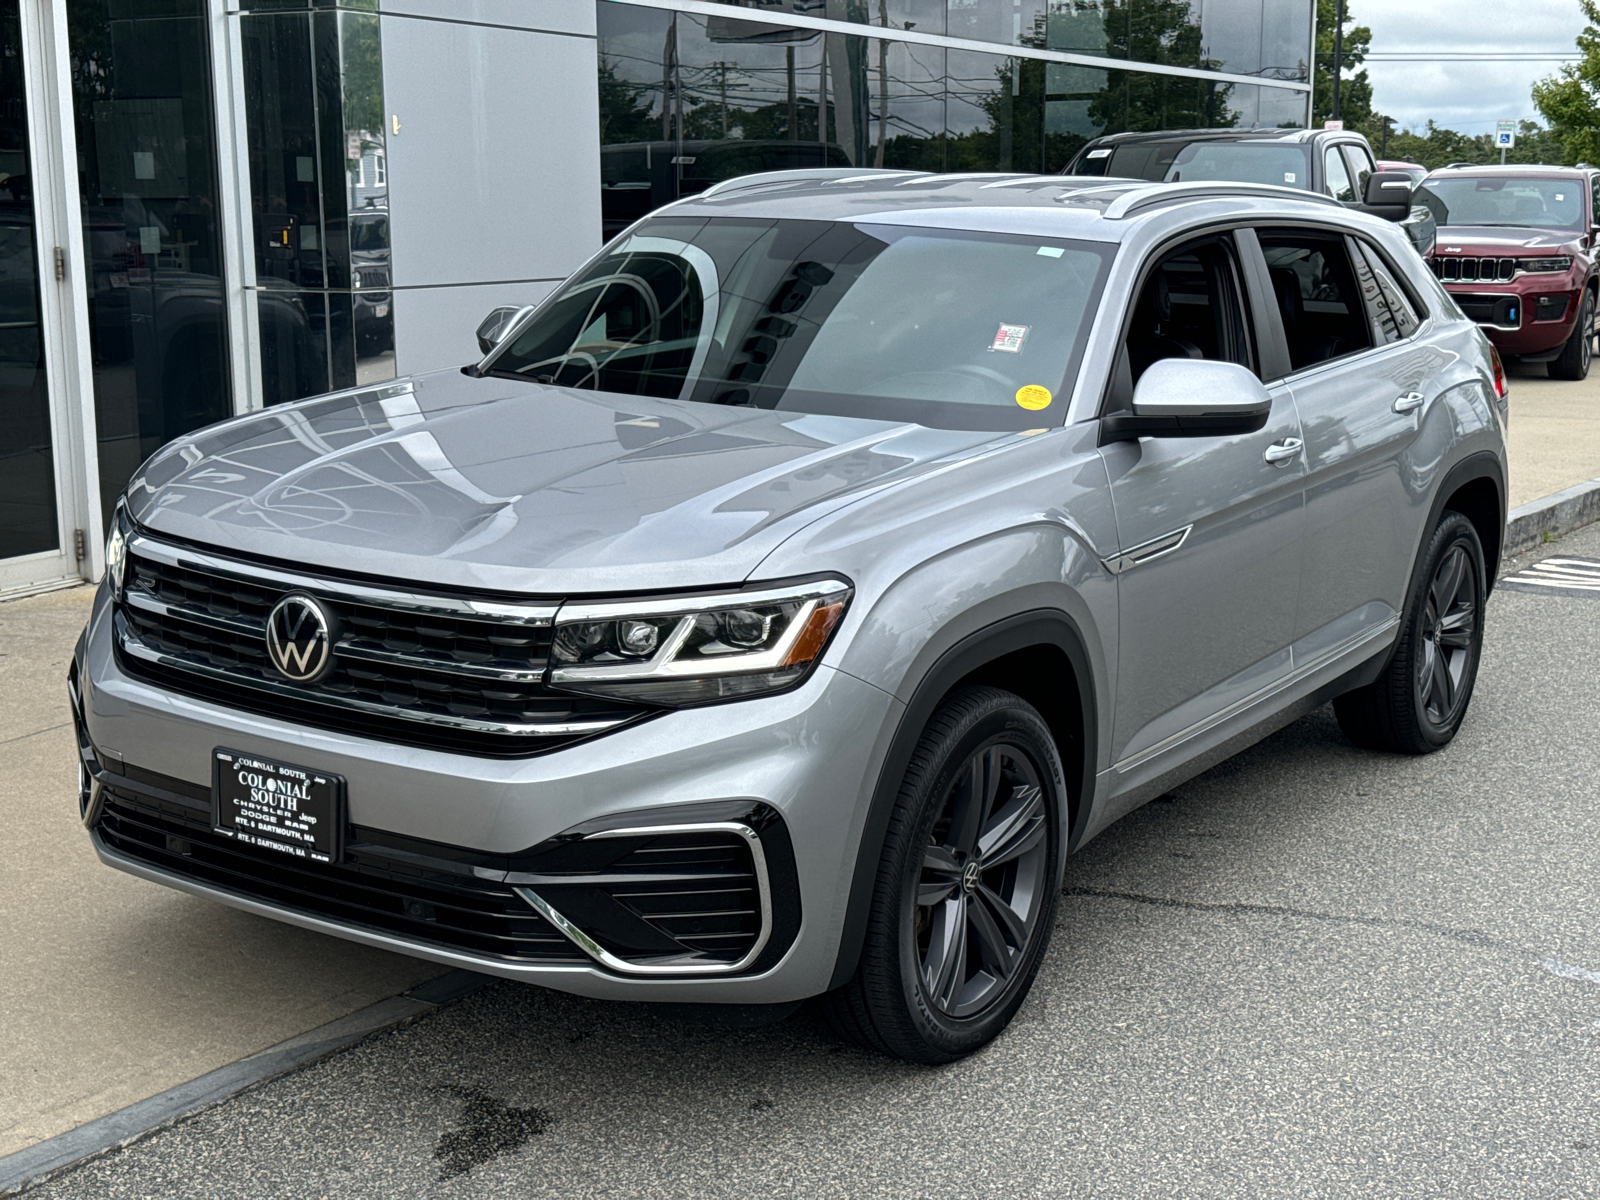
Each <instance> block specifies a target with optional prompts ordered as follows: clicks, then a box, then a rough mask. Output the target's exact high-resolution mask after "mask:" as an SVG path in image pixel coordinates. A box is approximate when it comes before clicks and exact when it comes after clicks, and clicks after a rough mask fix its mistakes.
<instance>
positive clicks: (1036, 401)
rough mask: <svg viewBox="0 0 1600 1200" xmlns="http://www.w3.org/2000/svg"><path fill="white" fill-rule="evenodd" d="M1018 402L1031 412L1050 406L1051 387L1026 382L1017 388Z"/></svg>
mask: <svg viewBox="0 0 1600 1200" xmlns="http://www.w3.org/2000/svg"><path fill="white" fill-rule="evenodd" d="M1017 403H1018V404H1020V405H1022V407H1023V408H1025V409H1027V410H1028V411H1029V412H1038V411H1039V410H1040V409H1041V408H1049V407H1050V389H1049V388H1047V387H1041V386H1040V385H1039V384H1037V383H1029V384H1024V385H1023V386H1022V387H1019V388H1018V389H1017Z"/></svg>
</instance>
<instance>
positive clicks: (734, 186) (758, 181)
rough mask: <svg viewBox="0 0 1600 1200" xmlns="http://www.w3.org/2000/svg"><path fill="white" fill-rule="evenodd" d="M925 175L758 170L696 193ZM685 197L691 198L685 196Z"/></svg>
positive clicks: (881, 169) (867, 169)
mask: <svg viewBox="0 0 1600 1200" xmlns="http://www.w3.org/2000/svg"><path fill="white" fill-rule="evenodd" d="M926 174H927V172H926V171H901V170H896V169H893V168H890V167H797V168H795V169H794V170H790V171H758V172H756V173H755V174H754V175H738V176H735V177H734V178H732V179H724V180H723V181H722V182H721V183H714V184H712V185H711V186H710V187H708V188H707V189H706V190H705V191H703V192H700V193H698V195H700V196H726V195H727V194H728V193H729V192H740V191H743V190H744V189H745V188H752V187H763V186H766V185H768V184H774V183H805V182H807V181H808V180H822V181H828V180H833V181H835V182H841V183H843V182H852V181H854V180H857V179H870V178H873V177H874V176H878V175H926ZM684 199H686V200H687V199H691V197H688V196H685V197H684Z"/></svg>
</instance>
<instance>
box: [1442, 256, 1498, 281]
mask: <svg viewBox="0 0 1600 1200" xmlns="http://www.w3.org/2000/svg"><path fill="white" fill-rule="evenodd" d="M1432 263H1433V273H1434V274H1435V275H1437V276H1438V277H1439V278H1440V279H1442V280H1444V281H1445V282H1446V283H1510V282H1511V281H1512V280H1513V279H1515V278H1516V277H1517V260H1516V259H1514V258H1482V257H1477V256H1474V255H1470V254H1463V255H1452V254H1435V255H1434V257H1433V259H1432Z"/></svg>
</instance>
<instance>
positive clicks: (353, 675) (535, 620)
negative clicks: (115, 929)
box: [115, 537, 646, 756]
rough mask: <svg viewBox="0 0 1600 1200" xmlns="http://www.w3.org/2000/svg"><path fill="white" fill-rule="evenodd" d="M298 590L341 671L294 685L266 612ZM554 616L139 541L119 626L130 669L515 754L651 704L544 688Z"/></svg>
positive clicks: (209, 692) (241, 699) (167, 683)
mask: <svg viewBox="0 0 1600 1200" xmlns="http://www.w3.org/2000/svg"><path fill="white" fill-rule="evenodd" d="M291 591H294V592H304V593H308V594H311V595H315V596H316V597H317V598H318V599H319V600H321V601H323V603H324V604H325V605H326V606H327V607H328V608H329V609H330V611H331V612H332V613H333V615H334V618H335V621H336V623H337V629H336V631H335V640H334V646H333V665H332V667H331V668H330V669H329V671H328V672H327V673H326V674H325V675H324V676H323V677H322V678H320V679H318V680H317V681H315V682H313V683H308V684H298V683H293V682H291V681H289V680H288V679H286V678H285V677H283V676H282V675H280V674H279V673H278V672H277V671H276V670H275V669H274V668H273V667H272V665H271V663H270V662H269V661H268V658H267V646H266V618H267V612H268V610H269V609H270V608H271V607H272V606H273V605H274V604H275V603H276V602H277V601H278V600H279V599H280V598H281V597H282V596H284V595H285V594H287V593H289V592H291ZM549 614H550V610H549V609H548V608H546V609H540V608H538V607H537V606H517V605H510V604H498V603H480V602H474V601H464V600H455V599H452V598H450V597H444V596H412V595H401V594H398V593H391V592H384V591H381V590H378V589H373V588H369V587H366V586H365V585H360V584H356V583H340V582H337V581H332V580H327V579H311V578H309V577H305V576H298V575H294V574H291V573H288V572H281V573H275V572H271V571H267V570H264V569H261V568H256V567H254V566H251V565H248V564H242V563H240V564H234V563H220V562H218V561H217V560H215V559H212V558H210V557H209V556H202V555H197V554H190V553H188V552H186V551H182V550H177V549H174V548H172V547H169V546H165V545H163V544H159V543H155V542H153V541H151V540H150V539H148V538H145V537H138V538H135V539H134V542H133V546H132V548H131V550H130V554H129V560H128V568H127V582H126V587H125V589H124V594H123V598H122V600H121V602H120V603H119V604H118V605H117V612H116V619H115V628H116V635H117V636H116V641H117V649H118V654H119V660H120V662H121V664H122V666H123V667H124V669H125V670H127V671H128V672H129V673H130V674H132V675H135V676H137V677H139V678H142V679H146V680H148V681H150V682H153V683H157V684H159V685H161V686H162V687H166V688H170V689H172V690H174V691H178V692H182V693H184V694H185V695H191V696H195V697H196V698H199V699H204V700H209V701H213V702H215V703H218V704H224V705H229V706H232V707H238V708H246V709H248V710H249V711H250V712H253V713H263V714H266V715H270V716H278V717H282V718H284V719H286V720H290V721H295V722H299V723H305V724H309V725H314V726H318V727H320V728H325V729H332V730H335V731H338V732H345V733H353V734H357V735H359V736H364V737H373V738H378V739H381V740H386V741H395V742H401V743H404V744H406V745H415V746H427V747H431V748H435V749H445V750H453V751H459V752H463V753H468V754H477V755H488V756H513V755H526V754H533V753H538V752H541V751H545V750H550V749H554V748H556V747H558V746H562V745H567V744H569V743H571V742H573V741H575V740H577V739H578V738H582V737H587V736H591V735H593V734H596V733H600V732H604V731H605V730H608V729H613V728H616V727H617V726H619V725H621V724H623V723H624V722H627V721H629V720H632V719H635V718H637V717H639V716H641V715H643V713H644V712H645V711H646V710H644V709H641V708H638V707H634V706H628V705H624V704H619V703H617V702H615V701H609V700H599V699H592V698H588V697H581V696H572V695H568V694H566V693H563V692H558V691H555V690H554V689H552V688H550V687H548V686H546V684H545V682H544V678H545V670H546V666H547V659H548V657H549V652H550V639H551V626H550V622H549Z"/></svg>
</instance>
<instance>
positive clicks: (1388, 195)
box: [1362, 171, 1415, 221]
mask: <svg viewBox="0 0 1600 1200" xmlns="http://www.w3.org/2000/svg"><path fill="white" fill-rule="evenodd" d="M1413 190H1415V189H1414V188H1413V187H1412V184H1411V176H1409V175H1407V174H1406V173H1405V172H1404V171H1374V172H1373V173H1372V174H1371V175H1369V176H1367V194H1366V196H1365V197H1364V198H1363V199H1362V203H1363V204H1364V205H1366V207H1367V208H1369V209H1370V210H1371V211H1372V215H1373V216H1375V217H1386V218H1388V219H1389V220H1391V221H1404V220H1405V219H1406V216H1407V214H1408V213H1410V211H1411V193H1412V191H1413Z"/></svg>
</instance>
